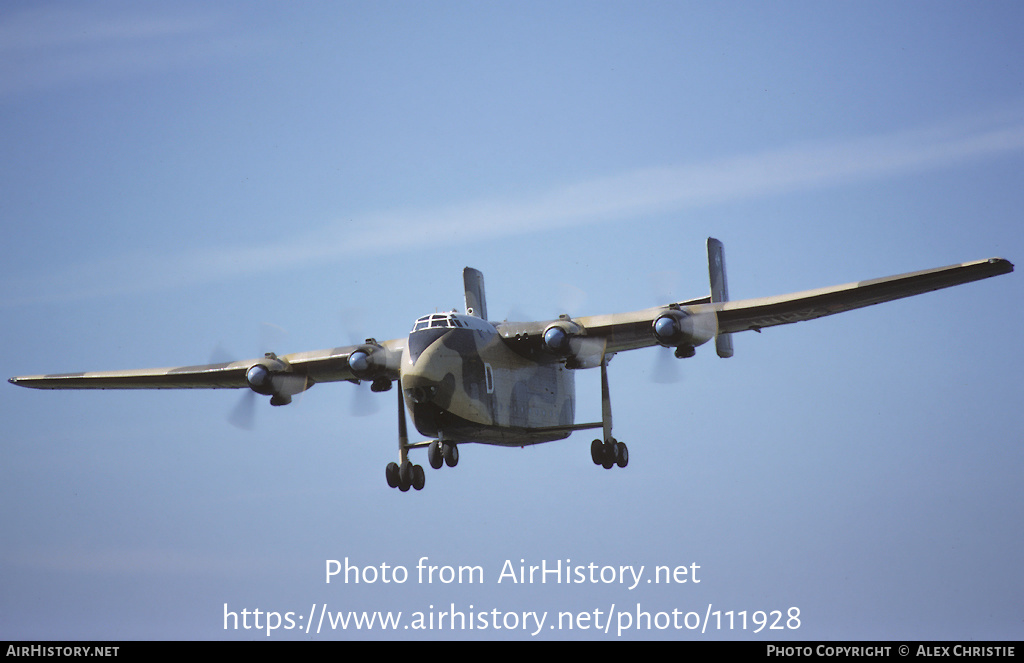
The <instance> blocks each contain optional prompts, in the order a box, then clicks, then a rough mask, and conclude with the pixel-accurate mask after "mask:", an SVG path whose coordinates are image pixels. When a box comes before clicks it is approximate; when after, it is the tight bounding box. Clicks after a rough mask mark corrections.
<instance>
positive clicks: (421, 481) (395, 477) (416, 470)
mask: <svg viewBox="0 0 1024 663" xmlns="http://www.w3.org/2000/svg"><path fill="white" fill-rule="evenodd" d="M384 476H385V478H387V480H388V485H389V486H391V487H392V488H397V489H398V490H400V491H402V492H403V493H405V492H408V490H409V489H410V488H415V489H416V490H423V486H425V485H426V483H427V477H426V474H424V473H423V467H422V466H420V465H413V464H412V463H410V462H409V461H405V462H404V463H402V464H401V465H399V464H398V463H395V462H391V463H388V466H387V468H386V469H385V470H384Z"/></svg>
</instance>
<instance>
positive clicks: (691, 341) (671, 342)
mask: <svg viewBox="0 0 1024 663" xmlns="http://www.w3.org/2000/svg"><path fill="white" fill-rule="evenodd" d="M651 333H653V334H654V339H655V340H656V341H657V342H658V345H663V346H665V347H667V348H676V356H678V357H687V356H693V348H695V347H697V346H698V345H701V344H703V343H707V342H708V341H710V340H711V339H713V338H714V337H715V336H716V335H717V334H718V316H716V315H715V313H714V312H713V311H709V312H707V313H688V312H687V311H683V310H680V309H673V308H670V309H667V310H666V311H665V312H664V313H662V314H661V315H659V316H658V317H656V318H655V319H654V323H653V324H652V325H651Z"/></svg>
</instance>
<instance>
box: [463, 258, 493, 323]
mask: <svg viewBox="0 0 1024 663" xmlns="http://www.w3.org/2000/svg"><path fill="white" fill-rule="evenodd" d="M462 282H463V284H464V285H465V286H466V315H473V316H476V317H478V318H481V319H483V320H486V319H487V299H486V298H485V297H484V275H483V273H481V272H480V270H478V269H473V268H472V267H467V268H465V269H464V270H462Z"/></svg>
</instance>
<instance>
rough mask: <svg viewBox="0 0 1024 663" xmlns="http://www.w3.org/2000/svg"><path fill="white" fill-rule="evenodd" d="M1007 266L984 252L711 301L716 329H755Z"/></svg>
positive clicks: (937, 286)
mask: <svg viewBox="0 0 1024 663" xmlns="http://www.w3.org/2000/svg"><path fill="white" fill-rule="evenodd" d="M1012 271H1013V264H1012V263H1011V262H1010V261H1008V260H1004V259H1003V258H989V259H988V260H977V261H975V262H966V263H962V264H959V265H950V266H948V267H938V268H936V269H926V270H923V271H920V272H911V273H909V274H900V275H898V276H887V277H884V278H880V279H872V280H870V281H858V282H856V283H847V284H846V285H838V286H833V287H831V288H820V289H817V290H807V291H804V292H796V293H793V294H790V295H781V296H777V297H764V298H761V299H746V300H741V301H735V302H720V303H717V304H714V305H712V306H713V307H714V309H715V311H716V312H717V314H718V331H719V333H728V332H738V331H746V330H748V329H753V330H755V331H760V330H761V329H763V328H764V327H773V326H775V325H785V324H789V323H791V322H800V321H803V320H814V319H815V318H821V317H824V316H826V315H832V314H833V313H842V312H843V311H851V310H853V309H857V308H863V307H865V306H871V305H872V304H880V303H882V302H888V301H892V300H894V299H902V298H904V297H912V296H914V295H920V294H923V293H926V292H931V291H932V290H941V289H942V288H949V287H951V286H955V285H960V284H963V283H970V282H971V281H980V280H981V279H987V278H990V277H993V276H999V275H1000V274H1008V273H1009V272H1012ZM698 309H699V307H698Z"/></svg>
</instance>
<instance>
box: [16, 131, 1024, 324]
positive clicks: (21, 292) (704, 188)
mask: <svg viewBox="0 0 1024 663" xmlns="http://www.w3.org/2000/svg"><path fill="white" fill-rule="evenodd" d="M1022 151H1024V115H1021V114H1019V113H1015V114H1012V115H1010V116H1005V117H999V118H986V119H984V120H982V119H975V120H971V121H963V122H956V123H948V124H944V125H936V126H931V127H926V128H918V129H914V130H908V131H903V132H897V133H890V134H881V135H874V136H866V137H860V138H855V139H847V140H843V141H833V142H819V143H808V144H802V145H794V146H791V147H787V148H782V149H775V150H768V151H763V152H757V153H752V154H747V155H739V156H733V157H726V158H721V159H715V160H711V161H706V162H700V163H690V164H684V165H680V166H675V167H661V168H647V169H640V170H635V171H631V172H625V173H621V174H617V175H611V176H607V177H600V178H595V179H592V180H588V181H582V182H575V183H570V184H565V185H562V186H558V187H554V188H552V189H550V190H548V191H547V192H544V193H542V194H540V195H538V196H535V197H532V198H525V199H522V200H508V199H493V200H487V199H484V200H475V201H467V202H461V203H454V204H451V205H448V206H441V207H434V208H427V209H415V208H414V209H393V210H382V211H380V212H379V213H375V214H369V215H367V216H365V217H362V218H358V219H354V220H353V221H346V222H338V223H328V224H325V225H323V226H320V227H318V228H316V229H315V230H314V231H310V232H306V233H304V234H299V235H297V236H292V238H290V239H289V240H285V241H272V242H267V243H263V244H254V245H251V246H248V247H240V248H239V247H228V248H226V247H220V246H210V247H206V248H204V249H201V250H195V251H190V252H185V253H181V254H176V255H153V254H142V253H139V254H136V255H134V256H131V255H129V256H124V255H118V256H117V257H116V259H115V258H114V257H113V256H108V257H105V258H103V259H100V260H98V261H96V262H95V263H89V264H81V265H76V266H74V267H73V268H69V269H67V270H66V271H59V272H56V273H54V272H49V273H48V274H47V275H35V276H29V277H24V278H18V282H17V283H15V282H14V281H13V280H11V279H8V280H7V282H6V283H5V284H4V287H3V292H5V293H18V294H16V295H14V296H10V295H8V296H7V297H6V298H5V299H4V300H3V302H2V303H0V304H2V305H5V306H13V305H19V304H25V303H30V302H42V301H56V300H67V299H80V298H85V297H95V296H108V295H113V294H124V293H133V292H134V293H137V292H147V291H152V290H156V289H163V288H167V287H175V286H181V285H188V284H196V283H204V282H211V281H216V280H223V279H230V278H238V277H244V276H253V275H256V274H260V273H267V272H272V271H277V270H282V269H287V268H291V267H296V266H300V265H309V264H311V263H315V262H324V261H332V260H342V259H345V258H346V257H347V256H348V254H349V251H350V250H351V247H352V246H359V247H360V254H361V255H363V256H374V255H380V256H383V255H389V254H395V253H398V252H401V251H404V250H407V249H410V248H413V247H418V248H429V247H432V246H440V245H449V246H450V245H451V244H452V243H453V242H460V241H461V242H464V243H468V242H475V241H482V240H489V239H497V238H502V237H508V236H512V235H523V234H530V233H535V232H548V231H551V230H552V229H559V228H569V227H576V226H586V225H590V224H597V223H606V222H614V221H628V220H631V219H635V218H638V217H641V216H644V215H650V214H658V213H664V212H679V211H685V210H687V209H692V208H698V207H706V206H711V205H717V204H724V203H730V202H736V201H743V200H748V199H752V198H759V197H767V196H773V195H780V194H786V193H792V192H799V191H809V190H814V189H820V188H824V187H838V186H843V185H850V184H855V183H859V182H864V181H869V180H876V179H883V178H892V177H897V176H901V175H905V174H909V173H916V172H924V171H929V170H935V169H941V168H949V167H955V166H960V165H964V164H967V163H970V162H973V161H976V160H980V159H988V158H994V157H998V156H1001V155H1006V154H1016V153H1020V152H1022ZM83 274H86V275H88V276H87V277H85V278H83V276H82V275H83Z"/></svg>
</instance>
